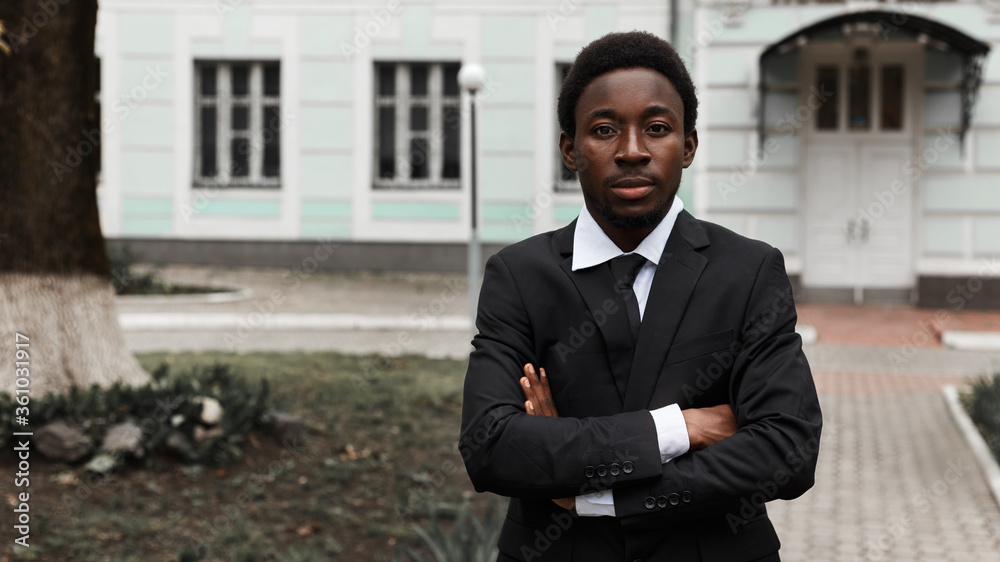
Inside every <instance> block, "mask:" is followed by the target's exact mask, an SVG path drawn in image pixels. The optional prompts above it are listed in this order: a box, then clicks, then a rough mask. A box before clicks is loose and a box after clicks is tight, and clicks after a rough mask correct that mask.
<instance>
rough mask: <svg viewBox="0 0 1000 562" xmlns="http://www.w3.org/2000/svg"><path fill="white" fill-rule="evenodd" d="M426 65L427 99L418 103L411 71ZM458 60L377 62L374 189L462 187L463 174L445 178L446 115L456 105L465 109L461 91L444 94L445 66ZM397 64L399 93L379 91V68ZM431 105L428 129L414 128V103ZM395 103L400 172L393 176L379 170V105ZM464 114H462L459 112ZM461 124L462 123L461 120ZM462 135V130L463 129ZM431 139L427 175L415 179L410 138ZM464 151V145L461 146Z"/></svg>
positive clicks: (429, 107)
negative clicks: (385, 176)
mask: <svg viewBox="0 0 1000 562" xmlns="http://www.w3.org/2000/svg"><path fill="white" fill-rule="evenodd" d="M418 64H419V65H426V66H427V67H428V69H427V81H428V84H427V102H426V104H424V103H423V102H422V101H420V102H416V103H415V102H414V100H413V99H412V97H411V94H410V70H411V68H412V67H413V66H416V65H418ZM455 64H458V63H457V61H456V62H392V61H377V62H376V63H375V73H374V76H375V88H374V92H375V110H374V119H373V121H374V125H375V126H374V135H373V141H374V142H373V145H374V146H373V147H374V158H373V162H372V178H373V181H372V184H373V187H374V189H382V190H393V189H396V190H404V189H405V190H414V189H428V190H430V189H435V190H458V189H461V186H462V175H461V172H460V173H459V177H457V178H443V177H441V175H442V172H443V168H444V137H445V131H444V124H443V123H442V116H443V115H444V110H445V108H453V109H454V110H455V111H456V112H460V111H461V107H462V105H461V99H462V98H461V92H459V93H458V94H456V95H452V96H446V95H444V89H443V87H442V85H443V80H442V76H443V74H444V67H445V66H447V65H455ZM385 65H393V66H395V69H396V93H395V95H392V96H383V95H380V94H379V84H378V80H379V67H381V66H385ZM417 103H419V104H420V105H427V108H428V111H427V130H426V131H412V130H410V108H411V107H413V106H414V105H417ZM387 106H395V108H396V119H395V129H396V139H395V147H394V152H395V162H396V166H395V169H396V175H395V177H393V178H392V179H387V178H383V177H381V174H380V173H379V152H380V151H379V148H380V146H379V142H380V140H381V139H380V138H379V131H380V128H379V125H380V123H379V108H381V107H387ZM458 114H460V113H458ZM459 127H461V123H459ZM460 135H461V131H460ZM417 138H425V139H427V150H428V162H427V177H426V178H416V179H415V178H412V177H411V173H412V166H411V164H410V162H411V157H410V141H411V140H412V139H417ZM459 150H460V151H461V147H460V148H459Z"/></svg>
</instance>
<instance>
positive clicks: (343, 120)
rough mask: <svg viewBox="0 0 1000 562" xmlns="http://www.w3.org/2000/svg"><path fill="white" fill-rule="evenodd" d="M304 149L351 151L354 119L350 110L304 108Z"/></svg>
mask: <svg viewBox="0 0 1000 562" xmlns="http://www.w3.org/2000/svg"><path fill="white" fill-rule="evenodd" d="M300 113H301V115H300V116H299V119H301V121H302V140H301V147H302V148H303V149H310V148H317V149H343V150H346V149H349V148H351V147H352V142H351V141H352V139H353V135H352V134H351V131H353V130H354V129H353V126H354V119H353V116H352V114H351V110H350V109H349V108H339V107H303V108H302V110H301V112H300Z"/></svg>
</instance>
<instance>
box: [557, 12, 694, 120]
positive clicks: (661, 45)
mask: <svg viewBox="0 0 1000 562" xmlns="http://www.w3.org/2000/svg"><path fill="white" fill-rule="evenodd" d="M637 67H642V68H649V69H652V70H655V71H657V72H659V73H660V74H662V75H664V76H666V77H667V80H670V83H671V84H673V86H674V89H675V90H677V93H678V94H680V96H681V101H682V102H683V103H684V134H685V135H686V134H688V133H690V132H691V131H693V130H694V123H695V120H696V119H697V118H698V98H696V97H695V95H694V83H693V82H692V81H691V75H690V74H688V71H687V68H686V67H685V66H684V62H683V61H682V60H681V57H680V55H678V54H677V51H675V50H674V48H673V46H671V45H670V43H668V42H666V41H664V40H663V39H660V38H659V37H657V36H655V35H653V34H652V33H649V32H646V31H629V32H625V33H609V34H607V35H605V36H604V37H601V38H600V39H597V40H596V41H594V42H592V43H591V44H589V45H587V46H586V47H584V48H583V50H582V51H580V54H579V55H577V56H576V60H575V61H574V62H573V66H572V67H570V69H569V74H568V75H567V76H566V80H564V81H563V84H562V89H561V90H560V91H559V106H558V108H557V113H558V115H559V127H560V128H561V129H562V130H563V131H564V132H565V133H566V134H567V135H569V136H570V137H573V136H575V135H576V104H577V102H579V101H580V96H581V95H582V94H583V90H584V88H586V87H587V85H588V84H590V83H591V82H592V81H593V80H594V79H595V78H597V77H598V76H601V75H602V74H605V73H608V72H611V71H612V70H617V69H619V68H637Z"/></svg>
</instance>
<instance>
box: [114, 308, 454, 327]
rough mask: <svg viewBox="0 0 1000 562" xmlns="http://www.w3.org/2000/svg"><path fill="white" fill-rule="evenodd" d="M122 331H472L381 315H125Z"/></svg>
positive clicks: (438, 321)
mask: <svg viewBox="0 0 1000 562" xmlns="http://www.w3.org/2000/svg"><path fill="white" fill-rule="evenodd" d="M118 322H119V323H120V324H121V326H122V329H123V330H126V331H130V332H149V331H174V330H183V331H191V332H198V331H213V330H233V329H239V328H253V329H263V330H413V331H460V330H468V329H469V318H468V317H466V316H434V317H418V316H416V315H408V316H403V315H377V314H263V313H261V312H257V311H251V312H246V313H242V314H238V313H184V312H178V313H174V312H123V313H121V314H119V315H118Z"/></svg>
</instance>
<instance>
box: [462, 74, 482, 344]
mask: <svg viewBox="0 0 1000 562" xmlns="http://www.w3.org/2000/svg"><path fill="white" fill-rule="evenodd" d="M458 83H459V85H461V86H462V88H464V89H465V90H468V92H469V108H470V110H471V111H470V112H469V119H470V121H471V144H472V157H471V159H470V160H471V166H470V174H471V176H470V178H469V180H470V181H469V189H470V191H469V200H470V202H471V204H472V205H471V209H470V213H469V216H470V219H471V223H470V224H471V227H472V228H471V229H470V231H469V252H468V258H469V263H468V266H469V320H470V327H469V334H470V339H471V338H474V337H475V336H476V308H477V306H478V304H479V264H480V261H481V258H480V255H479V221H478V218H477V217H478V215H479V204H478V202H477V201H476V180H477V178H476V92H478V91H479V90H480V89H481V88H482V87H483V86H484V85H485V84H486V71H485V70H483V67H482V66H480V65H478V64H466V65H463V66H462V68H461V70H459V71H458Z"/></svg>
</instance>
